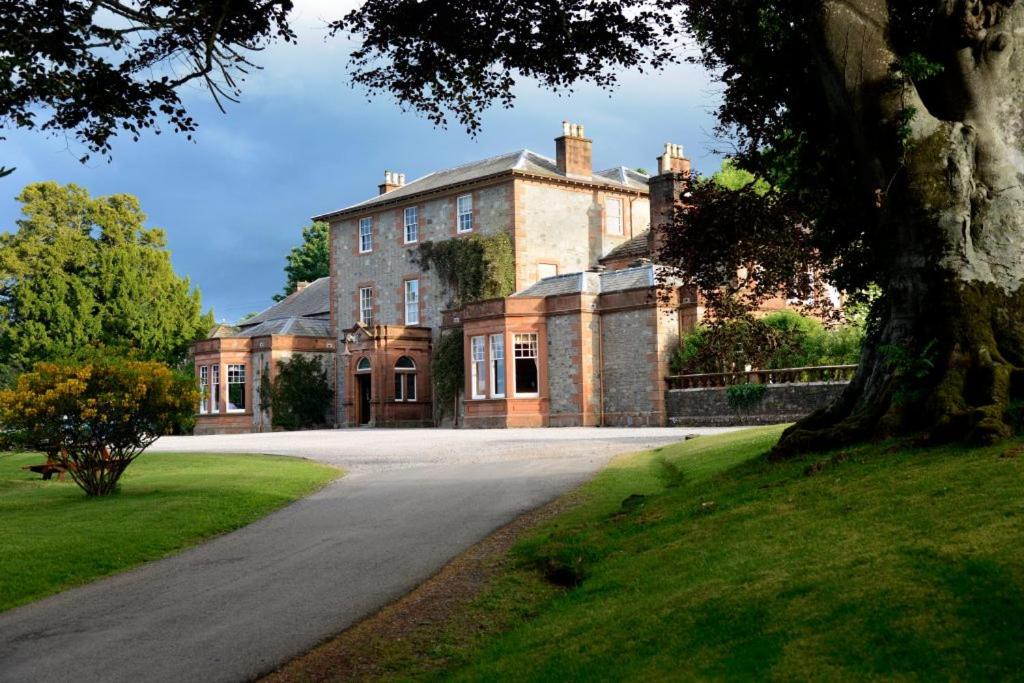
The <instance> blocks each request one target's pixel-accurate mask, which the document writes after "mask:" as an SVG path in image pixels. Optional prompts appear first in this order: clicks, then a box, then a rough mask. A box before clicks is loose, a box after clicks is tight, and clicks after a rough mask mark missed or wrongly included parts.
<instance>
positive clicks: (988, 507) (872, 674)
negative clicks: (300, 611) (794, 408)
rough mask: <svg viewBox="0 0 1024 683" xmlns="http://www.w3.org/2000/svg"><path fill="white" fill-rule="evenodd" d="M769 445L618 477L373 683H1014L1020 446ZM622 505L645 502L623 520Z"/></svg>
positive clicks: (1022, 534)
mask: <svg viewBox="0 0 1024 683" xmlns="http://www.w3.org/2000/svg"><path fill="white" fill-rule="evenodd" d="M778 433H779V429H778V428H764V429H757V430H749V431H744V432H739V433H733V434H729V435H725V436H722V437H714V438H711V437H703V438H700V439H696V440H693V441H689V442H687V443H685V444H680V445H677V446H672V447H667V448H663V449H659V450H657V451H654V452H652V453H647V454H642V455H639V456H633V457H630V458H627V459H621V460H619V461H617V462H615V463H613V465H612V466H611V467H609V468H608V469H607V470H606V471H604V472H603V473H602V474H600V475H599V476H598V477H597V478H596V479H595V480H594V481H592V482H591V483H589V484H588V485H587V486H586V487H585V488H584V489H583V496H584V501H585V502H584V503H583V504H582V505H581V506H579V507H576V508H575V509H573V510H571V511H570V512H568V513H567V514H564V515H562V516H560V517H557V518H556V519H554V520H553V521H552V522H549V523H548V524H546V525H544V526H543V527H542V528H540V529H539V530H538V531H537V532H535V533H533V534H532V535H530V536H529V537H527V538H526V539H525V540H524V541H523V542H522V543H521V544H520V545H519V546H518V547H517V548H516V550H515V551H514V554H513V558H512V561H511V562H510V563H509V567H508V569H507V570H506V571H505V572H504V574H502V575H500V576H499V578H498V579H496V580H495V581H494V582H493V583H492V584H491V586H490V587H489V589H488V591H487V592H486V593H485V594H484V595H482V596H481V597H480V598H478V599H477V600H476V602H475V603H474V605H473V606H472V607H471V608H470V610H469V611H468V613H467V614H464V615H462V617H461V620H462V623H461V625H459V623H458V622H459V620H458V619H456V620H455V622H453V623H454V624H455V625H453V626H452V627H451V628H449V630H448V632H447V633H446V634H445V635H444V636H443V637H441V638H439V639H437V641H436V643H435V646H434V648H433V650H432V651H431V652H428V653H427V654H426V655H420V657H419V658H418V659H417V660H414V659H410V658H408V657H396V658H395V664H394V666H393V667H391V669H390V670H389V672H388V677H392V678H398V679H404V678H428V677H435V676H436V677H438V678H444V679H456V680H637V681H640V680H644V681H647V680H666V679H672V680H692V679H713V680H750V679H765V678H768V679H775V680H792V679H799V680H807V679H814V680H823V679H824V680H862V679H869V678H886V679H889V678H895V679H914V680H931V679H942V680H950V679H953V680H956V679H971V680H976V679H983V680H992V679H1010V678H1017V679H1019V678H1021V677H1022V673H1021V672H1022V669H1021V662H1022V661H1024V455H1020V456H1019V457H1018V455H1017V450H1018V449H1020V444H1019V442H1018V443H1015V444H1010V445H1005V444H1004V445H1003V446H1000V447H993V448H983V449H974V450H964V449H959V448H952V447H951V448H937V449H913V448H910V449H906V448H900V447H897V446H894V445H892V444H882V445H877V444H876V445H872V446H866V447H861V448H856V449H849V450H847V451H844V452H843V453H842V455H840V456H838V457H835V458H832V457H830V456H814V457H808V458H804V459H801V460H800V461H798V462H790V463H783V464H774V465H773V464H769V463H767V462H766V461H765V460H764V459H763V458H760V457H757V456H759V455H760V454H762V453H764V452H765V451H766V449H767V448H768V447H769V446H770V445H771V443H772V442H773V440H774V439H775V438H777V436H778ZM809 467H810V468H811V470H812V471H811V472H810V473H808V472H807V470H808V468H809ZM632 494H643V495H645V496H646V498H645V499H642V500H641V499H638V498H633V502H634V504H633V505H631V506H627V507H628V509H626V508H624V506H623V501H624V499H626V498H627V497H629V496H631V495H632ZM559 572H561V573H559ZM545 574H548V575H552V576H556V577H558V576H561V577H562V578H564V577H565V575H567V574H568V575H569V576H572V575H574V574H575V575H581V576H582V583H580V584H579V585H578V586H576V587H574V588H569V589H564V588H557V587H554V586H552V585H551V584H550V582H549V581H546V580H545V579H544V575H545Z"/></svg>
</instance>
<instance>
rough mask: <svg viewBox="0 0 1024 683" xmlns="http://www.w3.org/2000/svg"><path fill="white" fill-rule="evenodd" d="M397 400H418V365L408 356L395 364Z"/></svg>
mask: <svg viewBox="0 0 1024 683" xmlns="http://www.w3.org/2000/svg"><path fill="white" fill-rule="evenodd" d="M395 400H396V401H399V402H401V401H415V400H416V363H415V361H413V359H412V358H409V357H408V356H402V357H401V358H399V359H398V362H397V363H395Z"/></svg>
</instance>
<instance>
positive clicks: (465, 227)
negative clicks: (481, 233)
mask: <svg viewBox="0 0 1024 683" xmlns="http://www.w3.org/2000/svg"><path fill="white" fill-rule="evenodd" d="M458 204H459V223H458V225H459V232H472V231H473V195H471V194H464V195H462V196H461V197H459V199H458Z"/></svg>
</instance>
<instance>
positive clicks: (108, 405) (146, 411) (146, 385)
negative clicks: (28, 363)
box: [0, 358, 199, 496]
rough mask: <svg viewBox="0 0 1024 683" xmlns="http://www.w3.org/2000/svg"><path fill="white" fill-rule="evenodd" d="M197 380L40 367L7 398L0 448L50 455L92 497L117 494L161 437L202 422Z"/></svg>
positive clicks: (125, 367)
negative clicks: (124, 476) (133, 467)
mask: <svg viewBox="0 0 1024 683" xmlns="http://www.w3.org/2000/svg"><path fill="white" fill-rule="evenodd" d="M198 402H199V391H198V389H196V387H195V381H194V380H193V379H192V378H191V377H185V376H181V375H178V374H176V373H174V372H173V371H171V370H170V369H169V368H168V367H167V366H166V365H163V364H161V363H156V362H152V361H132V360H121V359H114V358H103V359H97V360H91V361H85V362H80V363H79V362H66V363H37V364H36V366H35V369H34V370H33V371H31V372H26V373H23V374H22V375H20V376H19V377H18V380H17V383H16V384H15V386H14V387H13V388H12V389H8V390H5V391H0V425H3V428H2V432H0V441H2V443H3V445H4V446H5V447H7V448H21V449H26V450H32V451H40V452H42V453H45V454H46V456H47V458H48V459H49V460H50V461H51V462H54V463H57V464H59V465H61V466H62V467H64V468H65V470H66V471H67V473H68V474H69V475H70V476H71V478H72V479H74V481H75V483H76V484H78V485H79V486H80V487H81V488H82V489H83V490H84V491H85V492H86V494H87V495H89V496H106V495H109V494H111V493H113V492H114V491H115V490H116V487H117V482H118V481H119V480H120V478H121V475H122V474H124V471H125V469H127V468H128V466H129V465H131V464H132V463H133V462H134V461H135V459H136V458H138V457H139V455H141V454H142V452H143V451H144V450H145V449H146V448H147V447H148V446H149V445H150V444H151V443H153V441H155V440H156V439H157V438H158V437H160V436H161V435H163V434H166V433H168V432H170V431H171V430H173V429H176V428H185V427H188V426H189V425H190V424H191V421H192V420H193V419H194V418H193V414H194V412H195V406H196V404H197V403H198Z"/></svg>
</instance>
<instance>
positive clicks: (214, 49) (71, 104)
mask: <svg viewBox="0 0 1024 683" xmlns="http://www.w3.org/2000/svg"><path fill="white" fill-rule="evenodd" d="M291 9H292V3H291V0H267V1H266V2H234V1H232V0H195V1H192V0H122V1H119V0H95V1H91V0H45V1H44V0H0V45H3V54H2V56H0V114H2V119H0V126H2V127H3V128H28V129H41V130H44V131H51V132H54V133H63V132H67V133H73V134H74V135H75V136H76V137H77V138H78V139H79V140H80V141H81V142H82V143H83V144H84V145H85V147H86V148H87V149H88V151H89V153H99V154H109V153H110V143H111V138H112V137H113V136H115V135H116V134H117V133H118V132H121V131H123V132H127V133H128V134H129V135H131V136H132V138H133V139H137V138H138V136H139V134H140V133H141V132H142V131H143V130H144V129H146V128H151V127H154V126H156V125H157V124H158V122H159V121H160V120H163V121H166V122H167V123H168V124H169V125H170V127H171V129H172V130H174V131H176V132H181V133H185V134H187V135H189V136H190V137H191V133H192V132H193V131H195V129H196V123H195V121H193V119H192V118H191V117H190V116H189V115H188V112H187V111H186V110H185V107H184V106H183V105H182V102H181V98H180V97H179V95H178V89H179V88H180V87H181V86H183V85H185V84H187V83H192V82H198V83H201V84H203V85H205V86H206V87H207V88H208V89H209V91H210V92H211V93H212V94H213V97H214V98H215V100H216V101H217V103H218V104H219V105H220V104H222V102H223V100H234V99H236V98H237V97H238V95H239V93H240V91H239V85H240V81H241V80H242V79H243V78H244V76H245V74H246V73H247V72H248V71H249V70H250V69H252V68H256V67H255V65H254V64H253V63H252V62H251V61H250V59H249V55H250V54H251V53H252V52H253V51H256V50H259V49H261V48H262V47H263V46H265V45H266V44H267V43H269V42H270V41H272V40H275V39H284V40H292V39H293V38H294V34H293V33H292V31H291V29H290V28H289V26H288V21H287V19H288V13H289V12H290V11H291ZM88 156H89V155H88V154H86V155H85V157H83V160H84V159H87V158H88ZM11 170H12V169H0V173H4V174H6V173H10V171H11Z"/></svg>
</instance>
